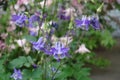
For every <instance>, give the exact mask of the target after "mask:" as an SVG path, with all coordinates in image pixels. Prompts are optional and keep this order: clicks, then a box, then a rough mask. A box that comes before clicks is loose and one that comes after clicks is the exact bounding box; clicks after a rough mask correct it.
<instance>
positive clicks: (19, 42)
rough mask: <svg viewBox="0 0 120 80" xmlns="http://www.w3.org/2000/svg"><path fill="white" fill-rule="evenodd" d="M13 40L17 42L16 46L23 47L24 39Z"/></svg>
mask: <svg viewBox="0 0 120 80" xmlns="http://www.w3.org/2000/svg"><path fill="white" fill-rule="evenodd" d="M15 42H17V44H18V46H20V47H23V46H24V45H25V43H26V39H19V40H15Z"/></svg>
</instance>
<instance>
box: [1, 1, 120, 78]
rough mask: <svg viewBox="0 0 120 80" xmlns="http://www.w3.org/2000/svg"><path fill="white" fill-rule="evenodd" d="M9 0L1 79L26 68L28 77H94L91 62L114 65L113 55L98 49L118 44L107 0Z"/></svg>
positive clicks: (3, 20)
mask: <svg viewBox="0 0 120 80" xmlns="http://www.w3.org/2000/svg"><path fill="white" fill-rule="evenodd" d="M19 1H21V2H19ZM27 1H28V2H27ZM32 1H33V2H32ZM73 1H75V2H74V3H72V2H73ZM6 3H8V7H7V10H6V14H0V18H1V20H0V63H1V64H0V80H13V79H12V78H11V77H10V76H11V75H12V73H13V70H14V69H20V70H21V73H22V80H91V79H90V77H89V76H90V70H91V68H90V67H87V66H86V64H91V65H94V66H98V67H100V68H105V67H107V66H108V65H110V62H109V60H107V59H104V58H97V57H96V54H95V53H94V49H96V48H99V47H100V46H102V47H104V48H111V47H112V46H113V45H114V44H115V40H114V39H113V37H112V36H111V33H112V31H111V28H107V27H108V24H106V23H105V22H104V18H103V16H104V15H105V12H104V10H103V8H104V1H102V0H100V1H97V0H85V1H84V0H6ZM1 5H4V4H2V2H1V4H0V6H1ZM108 5H109V4H108ZM117 5H119V4H117ZM117 5H116V6H117ZM117 7H118V6H117ZM69 8H70V11H69ZM67 11H68V12H67ZM66 14H67V15H66ZM83 15H86V16H85V17H84V16H83ZM13 16H14V17H13ZM16 17H17V19H16ZM81 18H83V19H85V20H83V21H82V19H81ZM93 18H95V19H96V20H94V19H93ZM76 20H78V23H77V21H76ZM84 21H86V23H85V24H84V25H83V24H81V23H84ZM87 21H88V23H87ZM92 21H93V23H92ZM94 22H95V23H94ZM97 22H98V23H97ZM96 23H97V25H96ZM23 25H24V26H23ZM87 25H89V26H87ZM104 25H105V26H104ZM96 27H99V28H96ZM87 28H88V29H87ZM97 29H98V30H97ZM5 35H7V36H5ZM3 44H4V45H3ZM81 44H84V45H85V46H86V47H87V48H88V49H87V48H86V47H85V46H84V47H83V46H81ZM1 45H2V46H1ZM81 47H82V48H81ZM79 48H81V49H79ZM77 49H78V50H77ZM63 58H64V59H63Z"/></svg>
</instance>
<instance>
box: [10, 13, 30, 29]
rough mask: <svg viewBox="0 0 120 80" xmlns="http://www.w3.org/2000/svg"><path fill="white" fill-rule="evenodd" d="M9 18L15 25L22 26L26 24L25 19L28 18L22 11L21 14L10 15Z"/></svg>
mask: <svg viewBox="0 0 120 80" xmlns="http://www.w3.org/2000/svg"><path fill="white" fill-rule="evenodd" d="M11 20H12V21H13V22H15V24H16V25H18V26H20V27H23V26H26V25H27V23H26V21H27V20H28V17H27V16H26V15H25V14H24V13H22V14H17V15H12V18H11Z"/></svg>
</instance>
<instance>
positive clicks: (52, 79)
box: [51, 62, 62, 80]
mask: <svg viewBox="0 0 120 80" xmlns="http://www.w3.org/2000/svg"><path fill="white" fill-rule="evenodd" d="M61 66H62V63H61V62H60V65H59V66H58V68H57V70H56V71H55V73H54V74H53V76H52V78H51V80H54V77H55V75H56V74H57V72H58V70H59V69H60V67H61Z"/></svg>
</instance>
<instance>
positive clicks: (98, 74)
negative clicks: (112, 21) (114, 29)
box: [91, 39, 120, 80]
mask: <svg viewBox="0 0 120 80" xmlns="http://www.w3.org/2000/svg"><path fill="white" fill-rule="evenodd" d="M97 54H98V55H99V56H102V57H104V58H106V59H109V60H110V61H111V65H110V66H109V67H108V68H106V69H98V68H93V69H92V74H91V78H92V80H120V39H117V43H116V45H115V46H114V47H113V48H112V49H110V50H101V51H99V52H98V53H97Z"/></svg>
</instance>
